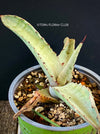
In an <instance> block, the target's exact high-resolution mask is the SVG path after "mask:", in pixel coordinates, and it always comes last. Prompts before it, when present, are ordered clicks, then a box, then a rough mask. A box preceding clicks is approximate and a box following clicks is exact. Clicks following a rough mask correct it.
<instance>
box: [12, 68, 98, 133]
mask: <svg viewBox="0 0 100 134" xmlns="http://www.w3.org/2000/svg"><path fill="white" fill-rule="evenodd" d="M78 67H79V68H78ZM78 70H79V71H78ZM72 81H73V82H77V83H81V84H82V85H85V86H87V87H89V88H90V89H91V91H92V93H93V95H94V98H95V102H96V105H97V108H98V110H99V112H100V90H99V85H98V80H97V81H96V78H94V76H92V77H91V76H89V75H88V73H87V72H85V71H84V70H80V66H76V69H74V71H73V79H72ZM48 86H49V83H48V79H47V77H46V76H45V74H44V73H43V71H42V70H41V69H40V68H39V69H38V68H36V70H34V69H33V70H30V71H28V72H27V73H26V74H25V75H24V77H23V78H22V79H21V80H19V82H18V83H17V86H16V88H15V91H14V103H15V105H16V107H17V109H20V108H21V107H22V106H23V105H24V104H25V103H26V102H27V101H28V100H29V99H30V98H32V97H33V96H34V92H35V91H36V90H41V89H42V88H46V87H48ZM9 94H10V93H9ZM35 111H38V112H40V113H41V114H43V115H44V116H46V117H47V118H49V119H50V120H52V121H53V122H55V123H56V124H58V125H60V126H61V127H63V128H64V127H70V126H77V125H79V124H86V123H85V121H84V120H83V119H82V118H81V117H80V116H79V115H78V114H77V113H75V112H74V111H73V110H72V109H70V108H69V107H68V106H67V105H66V104H65V103H64V102H63V101H60V100H59V103H57V104H53V103H49V104H47V103H38V105H37V106H36V107H35ZM24 115H25V116H26V117H28V118H29V119H31V120H33V122H34V121H35V122H38V123H40V124H44V125H48V126H53V125H52V124H50V123H48V122H46V121H45V120H44V119H43V118H41V117H39V116H38V115H36V114H35V113H34V112H32V111H31V112H25V113H24ZM19 122H20V123H22V122H23V121H22V120H21V119H20V118H19ZM23 123H24V122H23ZM22 128H23V127H22ZM92 131H94V133H95V130H94V129H93V128H92Z"/></svg>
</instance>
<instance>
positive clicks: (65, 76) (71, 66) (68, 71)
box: [57, 43, 82, 85]
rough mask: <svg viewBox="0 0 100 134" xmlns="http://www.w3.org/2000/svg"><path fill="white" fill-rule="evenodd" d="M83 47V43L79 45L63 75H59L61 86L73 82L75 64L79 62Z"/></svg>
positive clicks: (58, 80) (58, 79)
mask: <svg viewBox="0 0 100 134" xmlns="http://www.w3.org/2000/svg"><path fill="white" fill-rule="evenodd" d="M81 47H82V43H80V44H79V45H78V47H77V48H76V49H75V50H74V52H73V54H72V55H71V57H70V59H69V60H68V63H67V64H66V66H65V67H64V68H63V70H62V71H61V73H60V74H59V75H58V78H57V82H58V83H59V85H64V84H65V83H66V82H71V80H72V71H73V69H74V64H75V62H76V60H77V56H78V54H79V52H80V49H81Z"/></svg>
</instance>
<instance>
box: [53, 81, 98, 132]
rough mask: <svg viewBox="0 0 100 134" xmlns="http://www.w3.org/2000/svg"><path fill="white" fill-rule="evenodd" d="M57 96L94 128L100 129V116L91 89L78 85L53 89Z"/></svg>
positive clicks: (70, 84) (73, 84) (72, 84)
mask: <svg viewBox="0 0 100 134" xmlns="http://www.w3.org/2000/svg"><path fill="white" fill-rule="evenodd" d="M52 89H53V90H54V91H55V93H56V95H57V96H58V97H59V98H60V99H62V100H63V101H64V102H65V103H66V104H67V105H69V106H70V107H71V108H72V109H73V110H74V111H76V112H78V114H79V115H80V116H81V117H82V118H83V119H84V120H86V121H87V122H89V123H90V124H91V125H92V126H93V127H94V128H96V129H98V130H99V129H100V116H99V112H98V110H97V108H96V105H95V102H94V98H93V96H92V93H91V91H90V89H88V88H86V87H85V86H82V85H81V84H77V83H72V82H71V83H68V84H66V85H65V86H61V87H60V86H59V87H52Z"/></svg>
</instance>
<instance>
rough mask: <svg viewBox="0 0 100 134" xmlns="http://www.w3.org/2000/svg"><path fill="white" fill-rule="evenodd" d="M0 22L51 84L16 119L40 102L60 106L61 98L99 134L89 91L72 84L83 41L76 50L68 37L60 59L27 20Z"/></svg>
mask: <svg viewBox="0 0 100 134" xmlns="http://www.w3.org/2000/svg"><path fill="white" fill-rule="evenodd" d="M1 20H2V22H3V24H4V25H5V26H6V27H8V28H9V29H10V30H12V31H13V32H14V33H15V34H16V35H17V36H19V37H20V38H21V39H22V40H23V42H24V43H25V44H26V45H27V47H28V48H29V49H30V50H31V52H32V53H33V55H34V56H35V58H36V59H37V61H38V62H39V64H40V66H41V68H42V69H43V71H44V73H45V74H46V76H47V77H48V80H49V83H50V87H48V88H47V89H41V90H38V91H36V93H35V95H34V97H33V98H32V99H30V100H29V101H28V102H27V103H26V104H25V105H24V106H23V107H22V108H21V109H20V110H19V112H18V113H16V114H15V115H14V118H16V117H18V116H19V115H20V114H21V113H24V112H25V111H30V110H32V108H34V106H36V104H37V102H39V101H41V102H50V101H52V102H58V101H57V97H58V98H60V99H61V100H63V101H64V102H65V103H66V104H67V105H68V106H70V107H71V108H72V109H73V110H74V111H76V112H77V113H78V114H79V115H80V116H81V117H82V118H83V119H84V120H86V121H87V122H89V123H90V124H91V125H92V126H93V127H94V128H96V129H97V130H98V132H99V131H100V116H99V112H98V110H97V108H96V105H95V101H94V98H93V96H92V93H91V91H90V89H89V88H87V87H85V86H82V85H81V84H77V83H73V82H71V81H72V72H73V69H74V64H75V62H76V60H77V56H78V54H79V52H80V49H81V47H82V44H83V41H84V40H83V41H82V42H81V43H80V44H79V45H78V47H77V48H76V49H75V40H74V39H69V38H68V37H66V38H65V40H64V47H63V49H62V51H61V52H60V54H59V55H58V56H57V55H56V53H55V52H54V51H53V50H52V49H51V48H50V45H49V44H48V43H47V42H46V41H45V40H44V38H43V37H41V35H40V34H39V33H38V32H37V31H36V30H35V28H34V27H33V26H32V25H31V24H29V23H28V22H27V21H26V20H24V19H22V18H20V17H18V16H15V15H1ZM49 90H50V93H51V95H50V94H49ZM55 96H56V98H54V97H55Z"/></svg>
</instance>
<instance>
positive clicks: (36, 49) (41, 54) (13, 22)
mask: <svg viewBox="0 0 100 134" xmlns="http://www.w3.org/2000/svg"><path fill="white" fill-rule="evenodd" d="M1 20H2V22H3V24H4V25H5V26H6V27H8V28H9V29H10V30H12V31H13V32H14V33H15V34H17V35H18V36H19V37H20V38H21V39H22V40H23V41H24V42H25V44H26V45H27V46H28V48H29V49H30V50H31V52H32V53H33V54H34V56H35V57H36V59H37V60H38V62H39V64H40V65H41V67H42V69H43V71H44V72H45V74H46V75H47V77H48V79H49V82H50V84H51V85H52V86H54V85H56V77H57V75H58V74H59V72H60V70H61V65H60V62H59V60H58V57H57V56H56V54H55V53H54V52H53V50H52V49H51V48H50V46H49V45H48V43H47V42H46V41H45V40H44V39H43V38H42V37H41V35H40V34H39V33H38V32H37V31H36V30H35V29H34V27H32V25H31V24H29V23H28V22H27V21H25V20H24V19H22V18H20V17H18V16H14V15H1Z"/></svg>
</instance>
